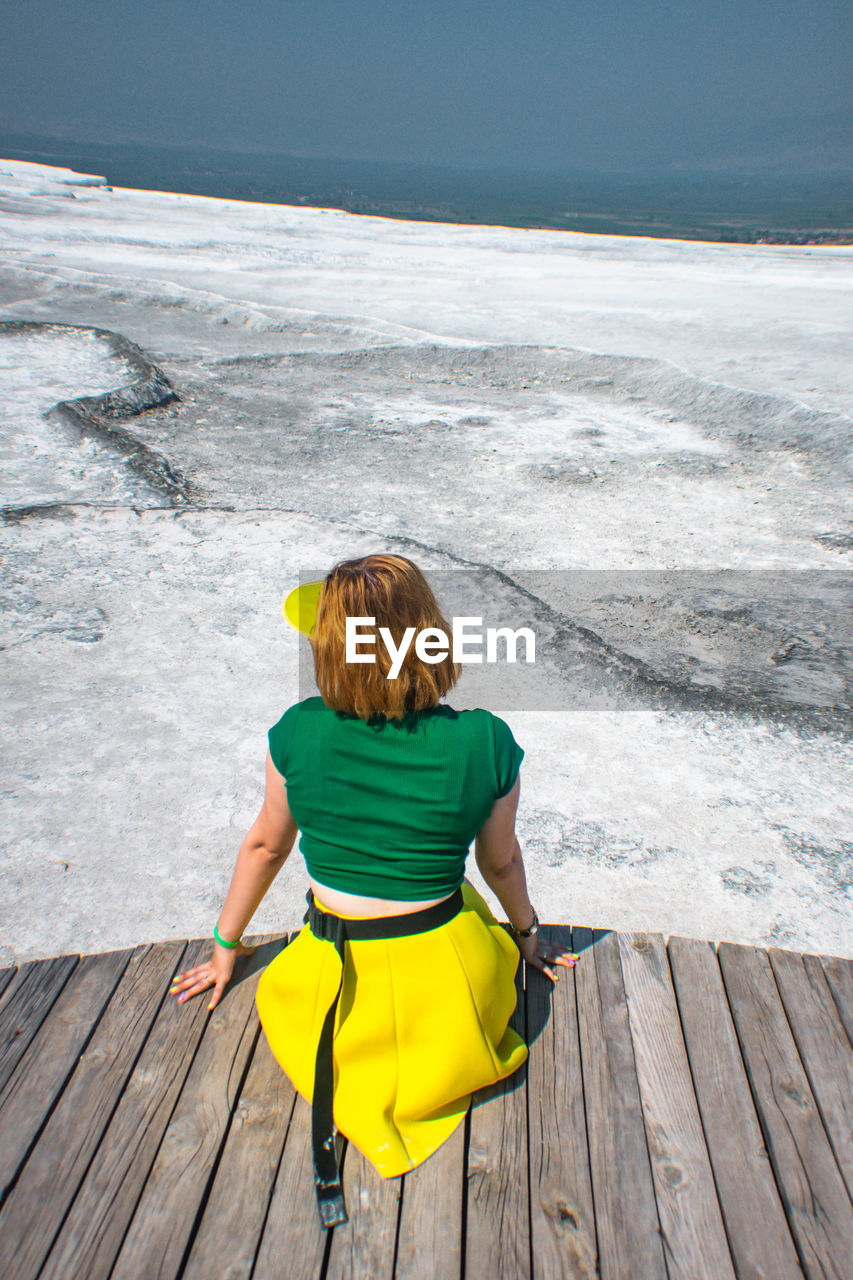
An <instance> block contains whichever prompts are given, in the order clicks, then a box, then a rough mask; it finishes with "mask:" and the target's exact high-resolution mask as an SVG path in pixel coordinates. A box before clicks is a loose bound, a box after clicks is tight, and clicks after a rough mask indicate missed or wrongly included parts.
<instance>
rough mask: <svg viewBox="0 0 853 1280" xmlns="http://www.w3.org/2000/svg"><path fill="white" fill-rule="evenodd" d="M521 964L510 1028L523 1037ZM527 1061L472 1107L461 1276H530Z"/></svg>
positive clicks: (508, 1279)
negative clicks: (463, 1254)
mask: <svg viewBox="0 0 853 1280" xmlns="http://www.w3.org/2000/svg"><path fill="white" fill-rule="evenodd" d="M523 969H524V962H523V961H519V965H518V971H517V973H516V978H515V984H516V991H517V993H518V998H517V1002H516V1006H515V1011H514V1013H513V1015H512V1018H511V1019H510V1026H511V1027H512V1028H513V1029H514V1030H515V1031H517V1032H518V1034H519V1035H520V1036H524V1034H525V1001H524V988H523V973H522V971H523ZM527 1069H528V1064H527V1062H525V1063H524V1065H523V1066H521V1067H519V1069H518V1070H517V1071H515V1072H514V1073H513V1074H512V1075H511V1076H509V1077H507V1079H506V1080H499V1081H498V1082H497V1084H493V1085H490V1086H489V1087H488V1088H487V1089H479V1090H478V1091H477V1092H476V1093H475V1094H474V1097H473V1100H472V1104H471V1126H470V1135H469V1146H468V1175H467V1238H466V1240H465V1273H466V1275H469V1276H490V1277H492V1278H493V1280H523V1277H526V1276H530V1274H531V1265H530V1197H529V1191H528V1158H529V1157H528V1139H527V1099H526V1090H527Z"/></svg>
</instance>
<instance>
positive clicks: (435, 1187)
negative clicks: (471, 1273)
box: [394, 1121, 465, 1280]
mask: <svg viewBox="0 0 853 1280" xmlns="http://www.w3.org/2000/svg"><path fill="white" fill-rule="evenodd" d="M464 1180H465V1123H464V1121H463V1123H462V1124H460V1125H459V1126H458V1128H457V1129H455V1130H454V1132H453V1133H452V1134H451V1135H450V1137H449V1138H448V1139H447V1141H446V1142H443V1143H442V1145H441V1146H440V1147H439V1148H438V1150H437V1151H435V1152H433V1154H432V1155H431V1156H430V1157H429V1159H427V1160H425V1161H424V1162H423V1164H420V1165H418V1167H417V1168H416V1169H412V1170H411V1172H409V1173H407V1174H406V1175H405V1177H404V1178H403V1188H402V1205H401V1208H400V1230H399V1235H398V1239H397V1265H396V1267H395V1270H394V1280H422V1277H424V1276H429V1277H430V1280H458V1277H459V1276H460V1275H461V1274H462V1249H463V1240H462V1191H463V1185H464Z"/></svg>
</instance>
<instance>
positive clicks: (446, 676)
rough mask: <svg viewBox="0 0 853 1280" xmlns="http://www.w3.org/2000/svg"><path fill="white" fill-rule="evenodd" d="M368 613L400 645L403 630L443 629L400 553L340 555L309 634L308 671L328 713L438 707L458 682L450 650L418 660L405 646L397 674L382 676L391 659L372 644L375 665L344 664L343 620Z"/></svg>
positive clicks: (390, 716)
mask: <svg viewBox="0 0 853 1280" xmlns="http://www.w3.org/2000/svg"><path fill="white" fill-rule="evenodd" d="M348 617H372V618H375V619H376V623H375V625H376V629H377V631H378V629H379V627H387V628H388V630H389V631H390V632H391V635H392V636H393V639H394V644H395V646H399V645H400V643H401V641H402V638H403V634H404V632H405V630H406V628H407V627H414V628H415V633H416V634H417V633H418V632H419V631H422V630H424V629H425V628H427V627H437V628H440V629H441V630H442V631H444V632H445V634H446V635H449V634H450V628H449V627H448V625H447V622H446V621H445V619H444V617H443V616H442V613H441V610H440V609H439V606H438V601H437V600H436V598H435V596H434V595H433V592H432V588H431V587H430V585H429V583H428V582H427V580H426V578H425V577H424V575H423V573H422V572H421V570H420V569H419V568H418V567H417V565H415V564H413V563H412V561H411V560H407V559H406V558H405V556H395V555H372V556H363V557H362V558H361V559H360V560H342V561H340V562H339V563H338V564H336V565H335V566H334V567H333V568H332V569H331V570H330V572H329V573H328V574H327V576H326V579H325V582H324V584H323V591H322V593H321V595H320V602H319V605H318V608H317V620H316V623H315V626H314V632H313V635H312V637H311V647H312V649H313V651H314V672H315V675H316V679H317V688H318V689H319V690H320V694H321V696H322V698H323V701H324V702H325V703H326V705H327V706H329V707H331V708H332V709H333V710H334V711H345V712H348V713H349V714H350V715H355V716H358V717H359V719H361V720H369V719H372V718H373V717H375V716H381V717H383V718H385V719H387V720H403V719H405V717H406V716H407V714H409V713H410V712H412V711H422V710H424V709H426V708H428V707H433V706H435V705H437V703H438V701H439V699H440V698H441V697H443V695H444V694H445V693H447V692H448V690H449V689H452V688H453V686H454V685H455V684H456V682H457V680H458V679H459V674H460V671H461V668H460V666H459V663H458V662H453V661H452V660H451V657H450V654H449V653H448V654H447V655H446V656H444V657H442V658H441V660H440V661H438V662H435V663H429V662H424V661H423V660H422V659H421V658H419V657H418V656H417V654H416V652H415V646H414V645H410V646H409V649H408V651H407V653H406V656H405V658H404V660H403V665H402V667H401V669H400V672H399V675H398V676H397V678H396V679H395V680H389V678H388V672H389V670H390V667H391V657H390V655H389V653H388V650H387V647H386V646H384V645H381V644H377V646H376V649H375V651H374V653H375V659H376V660H375V662H370V663H353V662H347V661H346V620H347V618H348Z"/></svg>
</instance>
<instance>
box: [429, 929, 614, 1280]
mask: <svg viewBox="0 0 853 1280" xmlns="http://www.w3.org/2000/svg"><path fill="white" fill-rule="evenodd" d="M541 933H542V936H543V937H544V938H546V939H548V940H549V941H553V942H555V943H558V944H560V945H563V946H565V947H567V948H568V949H569V950H571V946H572V931H571V929H570V928H569V927H568V926H567V925H543V926H542V930H541ZM556 971H557V972H558V973H559V975H560V976H559V978H558V980H557V984H556V986H554V985H553V984H552V982H551V979H550V978H548V977H546V975H545V974H543V973H539V972H538V971H537V970H536V969H532V968H530V967H528V970H527V1042H528V1045H529V1047H530V1057H529V1061H528V1079H527V1097H528V1123H529V1126H530V1215H531V1230H532V1234H533V1261H534V1272H535V1274H536V1276H537V1280H539V1277H541V1280H587V1278H588V1277H594V1276H595V1275H596V1274H597V1273H596V1265H595V1257H596V1244H595V1214H594V1210H593V1202H592V1182H591V1179H590V1172H589V1147H588V1145H587V1140H586V1119H585V1117H584V1108H583V1079H582V1072H581V1057H580V1042H579V1040H578V1013H577V996H576V991H575V973H574V971H573V970H571V969H565V968H563V967H558V969H557V970H556ZM404 1205H405V1199H404Z"/></svg>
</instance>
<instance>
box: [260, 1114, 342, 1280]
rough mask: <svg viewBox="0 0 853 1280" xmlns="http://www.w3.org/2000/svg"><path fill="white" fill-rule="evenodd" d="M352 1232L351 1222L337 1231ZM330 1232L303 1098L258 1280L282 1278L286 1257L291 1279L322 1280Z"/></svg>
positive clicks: (266, 1230) (288, 1141) (277, 1189)
mask: <svg viewBox="0 0 853 1280" xmlns="http://www.w3.org/2000/svg"><path fill="white" fill-rule="evenodd" d="M349 1229H350V1224H349V1223H345V1224H344V1226H342V1227H335V1228H334V1230H335V1231H348V1230H349ZM328 1234H329V1233H328V1232H327V1231H325V1230H324V1229H323V1227H321V1225H320V1216H319V1214H318V1212H317V1202H316V1199H315V1196H314V1168H313V1163H312V1156H311V1108H310V1106H309V1105H308V1103H307V1102H306V1101H305V1099H304V1098H303V1097H302V1095H301V1094H297V1095H296V1102H295V1104H294V1108H293V1115H292V1116H291V1120H290V1128H289V1129H288V1131H287V1138H286V1140H285V1144H284V1152H283V1154H282V1158H281V1164H280V1165H279V1167H278V1174H277V1175H276V1180H275V1187H274V1188H273V1194H272V1199H271V1200H270V1206H269V1213H268V1214H267V1220H266V1223H265V1225H264V1233H263V1235H262V1237H261V1245H260V1248H259V1250H258V1256H257V1261H256V1262H255V1270H254V1272H253V1273H252V1280H281V1276H282V1274H283V1267H282V1259H286V1260H287V1280H318V1278H319V1276H320V1274H321V1271H322V1267H323V1259H324V1257H325V1254H326V1247H327V1244H328V1243H329V1241H328Z"/></svg>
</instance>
